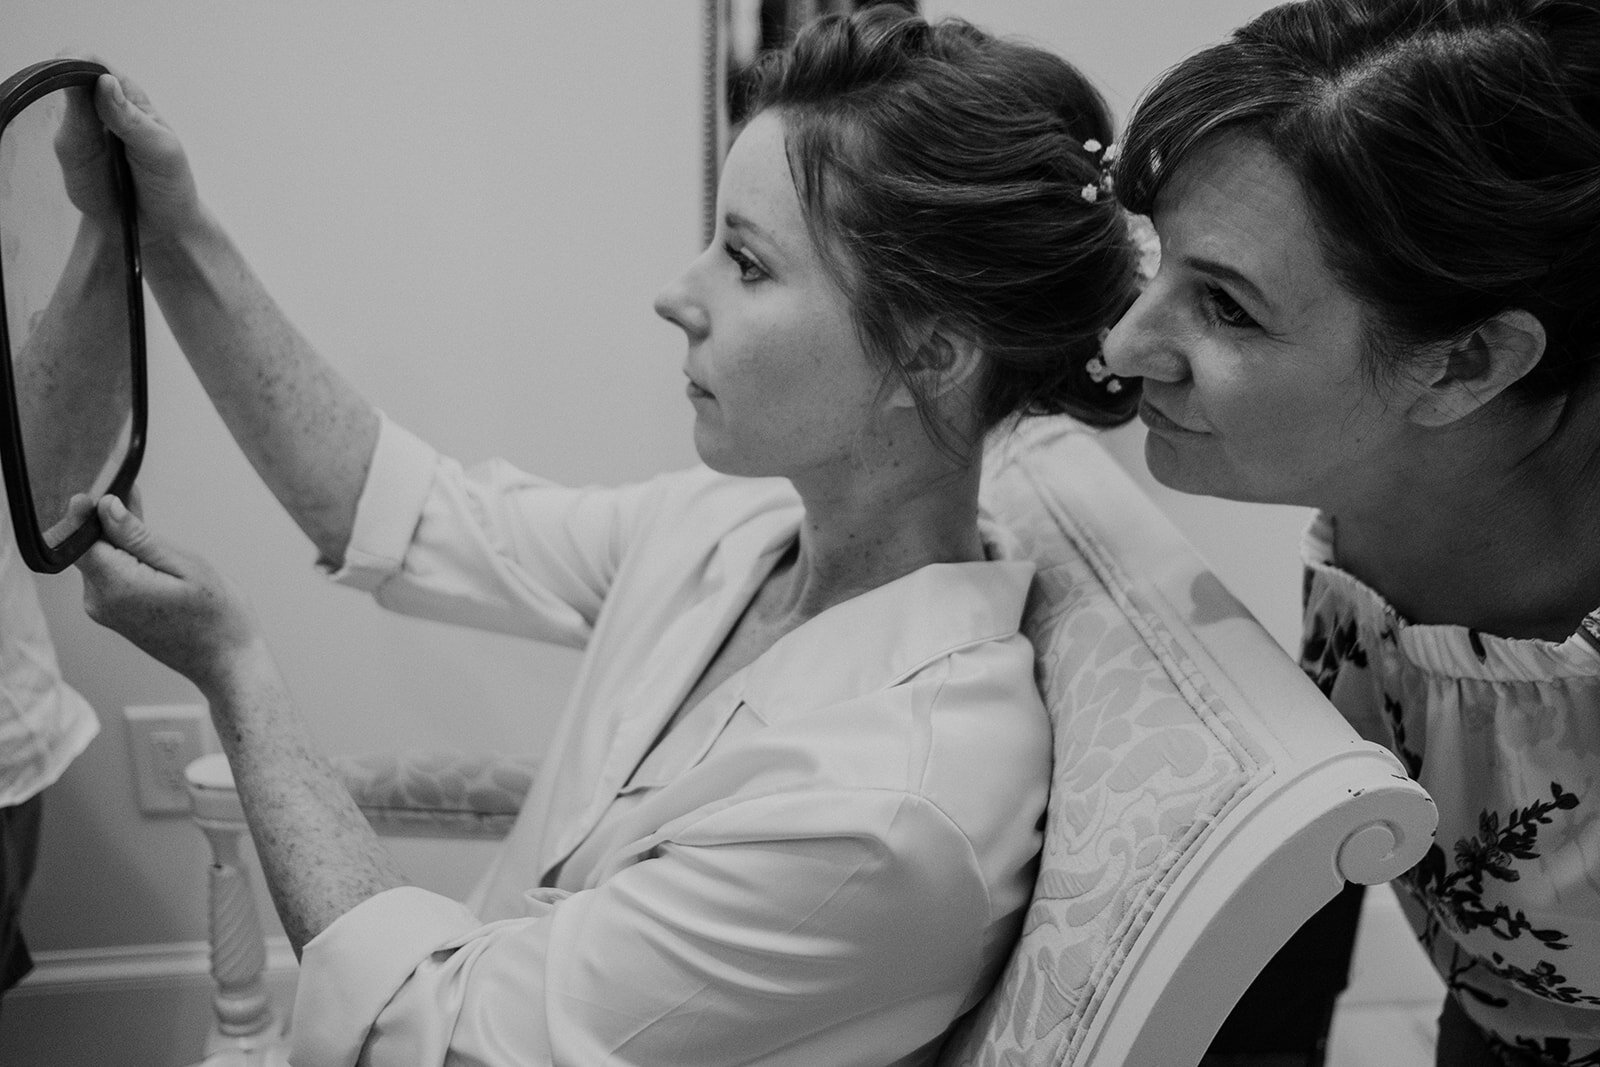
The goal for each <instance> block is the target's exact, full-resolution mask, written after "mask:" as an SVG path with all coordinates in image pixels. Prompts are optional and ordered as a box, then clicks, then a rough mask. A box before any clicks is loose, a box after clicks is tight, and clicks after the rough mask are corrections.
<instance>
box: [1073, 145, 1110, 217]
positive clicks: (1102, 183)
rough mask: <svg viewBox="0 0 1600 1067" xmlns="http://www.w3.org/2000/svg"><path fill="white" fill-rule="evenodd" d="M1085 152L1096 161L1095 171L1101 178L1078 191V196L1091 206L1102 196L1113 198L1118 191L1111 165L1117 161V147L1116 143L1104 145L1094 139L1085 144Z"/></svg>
mask: <svg viewBox="0 0 1600 1067" xmlns="http://www.w3.org/2000/svg"><path fill="white" fill-rule="evenodd" d="M1083 150H1084V151H1085V152H1087V153H1089V155H1090V157H1091V158H1093V159H1094V164H1095V169H1096V170H1098V171H1099V172H1100V174H1099V176H1098V177H1097V178H1096V179H1095V180H1094V181H1093V182H1091V183H1090V184H1088V185H1085V186H1084V187H1083V188H1082V189H1079V190H1078V195H1079V196H1081V197H1083V199H1084V201H1085V202H1087V203H1090V204H1093V203H1096V202H1098V201H1099V199H1100V197H1101V195H1102V194H1104V195H1105V196H1111V195H1112V194H1113V193H1114V192H1115V191H1116V190H1115V187H1114V186H1113V185H1112V182H1111V164H1112V163H1114V162H1116V159H1117V145H1116V143H1115V142H1113V143H1111V144H1109V145H1102V144H1101V143H1100V142H1099V141H1097V140H1095V139H1094V138H1093V137H1091V138H1089V139H1088V140H1087V141H1085V142H1083Z"/></svg>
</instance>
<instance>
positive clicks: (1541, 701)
mask: <svg viewBox="0 0 1600 1067" xmlns="http://www.w3.org/2000/svg"><path fill="white" fill-rule="evenodd" d="M1302 552H1303V555H1304V558H1305V563H1306V585H1305V617H1304V633H1303V642H1304V643H1303V645H1302V648H1301V665H1302V666H1303V667H1304V668H1305V670H1306V672H1307V673H1308V674H1310V675H1311V677H1312V679H1313V680H1314V681H1315V682H1316V683H1317V684H1318V686H1320V687H1321V689H1322V691H1323V693H1325V694H1326V695H1327V696H1328V698H1329V699H1330V700H1332V701H1333V703H1334V704H1335V705H1336V706H1337V707H1338V708H1339V710H1340V711H1341V712H1342V713H1343V714H1344V716H1345V717H1346V718H1347V719H1349V720H1350V722H1351V724H1352V725H1354V726H1355V728H1356V729H1357V730H1358V731H1360V732H1361V734H1362V735H1363V736H1364V737H1367V738H1368V739H1370V740H1373V741H1377V742H1379V743H1381V744H1383V745H1385V746H1387V747H1388V748H1390V749H1391V750H1392V751H1393V752H1394V753H1395V754H1396V755H1398V756H1399V757H1400V760H1401V762H1402V763H1404V764H1405V766H1406V768H1407V769H1408V770H1409V771H1410V773H1411V775H1412V777H1414V778H1415V779H1416V780H1417V781H1419V782H1420V783H1421V784H1422V785H1423V787H1424V788H1426V789H1427V790H1428V792H1429V793H1431V794H1432V795H1433V798H1434V801H1435V802H1436V803H1437V804H1438V807H1439V832H1438V838H1437V840H1436V841H1435V843H1434V846H1433V848H1432V849H1431V850H1430V851H1429V853H1428V855H1427V856H1426V857H1425V858H1424V859H1423V861H1422V862H1421V863H1419V864H1418V865H1417V866H1416V867H1414V868H1412V870H1411V871H1409V872H1408V873H1407V874H1405V875H1403V876H1402V877H1401V878H1400V880H1399V883H1398V884H1397V886H1396V888H1397V890H1398V895H1399V897H1400V900H1401V904H1402V906H1403V907H1404V909H1405V911H1406V914H1407V917H1408V918H1409V919H1410V921H1411V925H1412V927H1413V929H1414V930H1415V931H1416V933H1417V936H1418V937H1419V938H1420V940H1421V942H1422V945H1423V947H1424V949H1425V950H1426V951H1427V952H1428V954H1429V955H1430V957H1431V958H1432V960H1433V964H1434V966H1435V967H1436V968H1437V969H1438V971H1439V974H1440V975H1441V976H1442V977H1443V979H1444V981H1445V983H1446V985H1447V986H1448V987H1449V990H1450V993H1451V995H1452V996H1454V997H1455V998H1456V999H1457V1001H1458V1002H1459V1003H1460V1005H1461V1007H1462V1009H1463V1010H1464V1011H1465V1012H1466V1013H1467V1014H1468V1015H1469V1016H1470V1017H1471V1018H1472V1019H1473V1020H1474V1021H1475V1022H1476V1023H1477V1024H1478V1026H1479V1027H1480V1028H1481V1029H1482V1030H1483V1031H1484V1033H1485V1034H1486V1035H1487V1037H1488V1039H1489V1042H1490V1044H1491V1045H1492V1046H1495V1047H1497V1048H1500V1049H1503V1050H1508V1051H1509V1050H1515V1051H1517V1052H1520V1053H1524V1054H1532V1055H1534V1056H1537V1057H1540V1058H1541V1059H1542V1060H1543V1061H1546V1062H1549V1063H1553V1064H1565V1065H1584V1067H1600V790H1597V786H1600V610H1597V611H1595V612H1593V613H1591V614H1590V615H1589V617H1588V618H1586V619H1585V620H1584V623H1583V626H1582V628H1581V629H1580V630H1579V632H1578V633H1576V634H1574V635H1572V636H1571V637H1569V638H1567V639H1566V640H1565V641H1562V642H1559V643H1556V642H1550V641H1541V640H1514V639H1508V638H1502V637H1495V636H1493V635H1491V634H1485V633H1479V632H1477V631H1474V630H1469V629H1467V628H1465V627H1460V626H1432V625H1430V626H1422V625H1414V624H1411V623H1409V622H1407V621H1406V620H1405V619H1404V618H1402V617H1400V616H1399V615H1398V614H1396V612H1395V610H1394V609H1393V608H1392V607H1390V606H1389V604H1388V603H1387V602H1385V601H1384V599H1383V598H1382V597H1381V596H1379V595H1378V594H1377V593H1376V592H1375V591H1373V590H1372V589H1371V588H1369V587H1367V586H1366V585H1363V584H1362V583H1361V582H1360V581H1358V580H1357V579H1356V578H1354V577H1353V576H1351V575H1349V574H1347V573H1345V572H1344V571H1342V570H1340V569H1338V567H1337V566H1335V565H1334V562H1333V560H1334V527H1333V523H1332V520H1331V519H1329V518H1328V517H1326V516H1318V517H1317V518H1316V519H1315V520H1314V521H1313V523H1312V525H1311V528H1310V529H1309V530H1308V531H1307V532H1306V536H1305V540H1304V543H1303V546H1302Z"/></svg>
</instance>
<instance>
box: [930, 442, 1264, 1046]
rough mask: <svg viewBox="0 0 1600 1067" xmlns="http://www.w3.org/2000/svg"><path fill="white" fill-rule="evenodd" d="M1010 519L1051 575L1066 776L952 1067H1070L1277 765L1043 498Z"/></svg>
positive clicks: (1008, 474)
mask: <svg viewBox="0 0 1600 1067" xmlns="http://www.w3.org/2000/svg"><path fill="white" fill-rule="evenodd" d="M1029 477H1030V474H1029V472H1027V471H1026V470H1023V469H1019V468H1017V467H1005V468H1002V469H1000V470H991V471H989V472H988V473H987V474H986V478H987V479H988V483H989V484H988V488H987V490H986V495H987V497H988V499H990V500H991V501H1003V500H1004V499H1005V497H1006V496H1007V494H1008V492H1015V493H1016V494H1017V495H1018V497H1019V498H1021V499H1034V500H1037V498H1038V496H1039V495H1040V494H1039V493H1038V491H1037V489H1034V488H1031V487H1028V486H1026V485H1016V486H1011V487H1008V486H1007V484H1006V482H1007V481H1008V480H1012V481H1016V480H1024V481H1025V480H1026V479H1028V478H1029ZM997 517H999V518H1001V519H1002V520H1003V521H1005V522H1006V523H1007V525H1008V526H1009V527H1010V528H1011V529H1012V532H1013V533H1014V534H1015V535H1016V537H1017V538H1018V541H1019V543H1020V546H1021V548H1022V551H1023V553H1024V554H1025V555H1027V556H1029V557H1030V558H1032V559H1034V560H1035V561H1036V562H1038V564H1039V567H1040V570H1039V573H1038V576H1037V578H1036V579H1035V585H1034V589H1033V592H1032V595H1031V597H1030V600H1029V606H1028V611H1027V613H1026V614H1025V615H1024V621H1023V630H1024V632H1025V633H1026V634H1027V636H1028V638H1029V640H1030V641H1032V642H1033V645H1034V648H1035V650H1036V653H1037V655H1038V659H1039V663H1038V674H1039V684H1040V689H1041V692H1042V693H1043V695H1044V698H1045V705H1046V707H1047V709H1048V710H1049V711H1050V714H1051V719H1052V727H1053V730H1054V758H1055V765H1056V768H1057V773H1056V775H1055V778H1054V780H1053V783H1052V788H1051V793H1050V801H1049V808H1048V812H1047V816H1046V820H1047V821H1046V835H1045V843H1044V849H1043V853H1042V856H1041V860H1040V871H1039V876H1038V880H1037V884H1036V887H1035V890H1034V897H1033V901H1032V904H1031V905H1030V907H1029V910H1028V912H1027V915H1026V918H1025V919H1024V925H1023V933H1022V937H1021V940H1020V942H1019V943H1018V946H1017V949H1016V952H1015V954H1014V957H1013V959H1012V961H1011V963H1010V964H1009V965H1008V967H1007V968H1006V971H1005V973H1004V975H1003V977H1002V978H1001V981H1000V984H999V986H998V987H997V988H996V989H995V991H994V992H993V993H992V994H991V995H990V997H989V998H988V999H987V1000H986V1001H985V1002H984V1004H983V1005H982V1007H980V1008H979V1009H978V1010H977V1011H976V1012H974V1013H973V1015H972V1016H970V1017H969V1018H967V1019H966V1020H964V1021H963V1023H962V1025H961V1028H960V1029H959V1030H958V1031H957V1032H956V1033H955V1035H954V1036H953V1037H952V1038H951V1040H950V1042H949V1043H948V1044H947V1045H946V1049H945V1053H944V1057H943V1059H942V1061H941V1062H942V1063H943V1064H945V1065H956V1064H961V1065H968V1064H973V1065H977V1067H1010V1065H1015V1067H1024V1065H1028V1067H1032V1065H1037V1064H1058V1063H1068V1062H1072V1057H1073V1056H1074V1055H1076V1053H1077V1050H1078V1048H1079V1046H1080V1045H1081V1044H1082V1042H1083V1041H1084V1039H1085V1037H1086V1036H1087V1023H1088V1021H1089V1020H1090V1019H1091V1018H1092V1016H1093V1013H1094V1011H1095V1010H1096V1009H1097V1008H1098V1006H1099V1003H1100V998H1101V997H1103V995H1104V994H1105V991H1106V990H1107V988H1108V987H1109V984H1110V982H1109V979H1110V978H1111V977H1112V976H1113V975H1115V974H1116V973H1117V971H1118V970H1119V968H1120V967H1121V966H1122V964H1123V962H1124V960H1125V959H1126V957H1127V955H1128V953H1129V951H1130V950H1131V949H1132V947H1133V945H1134V942H1135V940H1136V939H1137V938H1138V936H1139V934H1140V932H1141V931H1142V930H1143V929H1144V927H1145V924H1146V922H1147V921H1148V919H1149V917H1150V914H1151V911H1152V909H1153V908H1154V907H1155V906H1156V905H1157V904H1158V903H1159V902H1160V900H1161V897H1162V895H1163V893H1164V892H1165V890H1166V889H1167V887H1169V886H1170V885H1171V884H1172V883H1173V881H1174V880H1175V879H1176V878H1177V877H1178V875H1179V874H1180V873H1181V871H1182V870H1183V865H1184V864H1185V863H1186V862H1187V861H1188V860H1189V859H1190V858H1192V857H1193V856H1194V854H1195V852H1196V850H1197V848H1198V846H1199V844H1200V843H1201V841H1202V839H1203V838H1204V836H1205V834H1206V833H1207V831H1208V829H1209V828H1210V827H1211V826H1212V825H1213V823H1214V821H1215V820H1216V818H1217V817H1218V816H1220V815H1221V814H1222V813H1223V812H1225V811H1226V810H1227V809H1228V808H1230V807H1231V806H1232V805H1234V804H1236V803H1238V802H1239V801H1240V800H1241V799H1242V798H1244V797H1245V796H1246V795H1247V794H1248V793H1249V792H1250V790H1251V789H1252V788H1253V787H1254V786H1255V784H1256V783H1257V782H1259V781H1260V780H1261V777H1262V775H1263V774H1264V773H1265V768H1263V766H1262V765H1261V763H1260V761H1259V759H1258V758H1257V757H1256V756H1255V755H1254V754H1253V753H1252V752H1251V751H1250V749H1249V748H1248V746H1246V745H1245V744H1243V743H1242V742H1241V741H1240V739H1239V738H1237V737H1235V736H1234V735H1233V733H1232V732H1231V730H1230V726H1229V724H1228V723H1227V722H1226V721H1225V720H1224V718H1223V717H1221V716H1219V715H1218V714H1216V713H1215V712H1214V711H1213V708H1214V706H1215V699H1214V694H1212V693H1211V692H1210V690H1209V687H1208V686H1207V684H1206V682H1205V681H1204V679H1203V678H1201V677H1200V675H1199V673H1198V672H1197V671H1195V670H1194V669H1193V668H1192V666H1191V665H1190V664H1188V663H1187V662H1186V661H1185V659H1184V657H1183V656H1182V654H1181V652H1180V651H1179V650H1178V648H1177V646H1176V644H1175V642H1173V641H1172V640H1171V638H1170V635H1167V634H1165V633H1164V632H1163V631H1162V629H1161V624H1160V623H1159V622H1157V621H1156V620H1155V619H1153V618H1151V617H1148V616H1147V615H1146V614H1145V613H1143V612H1141V611H1140V610H1139V609H1138V608H1137V607H1136V606H1135V605H1132V604H1130V603H1129V602H1128V601H1127V599H1126V593H1125V592H1124V591H1125V590H1126V589H1127V588H1128V587H1129V583H1128V582H1127V581H1126V580H1125V579H1124V578H1123V577H1122V576H1121V575H1120V574H1118V573H1117V569H1116V564H1115V562H1114V561H1113V560H1112V559H1111V558H1110V556H1109V554H1107V553H1105V552H1103V551H1101V550H1099V548H1098V547H1097V546H1096V544H1095V543H1094V540H1093V538H1092V537H1090V536H1089V535H1088V534H1087V533H1086V531H1084V530H1082V529H1080V528H1078V527H1077V526H1076V525H1075V524H1074V522H1073V520H1072V518H1071V517H1070V516H1069V515H1067V514H1066V513H1064V512H1063V511H1060V510H1058V509H1051V508H1040V507H1038V506H1037V503H1035V504H1034V505H1033V506H1031V507H1028V508H1026V509H1019V511H1018V513H1017V514H1016V515H1011V514H1008V513H1007V514H999V515H997ZM1044 604H1048V605H1050V610H1049V611H1048V613H1044V612H1041V611H1040V610H1039V608H1040V605H1044ZM1130 709H1137V710H1130Z"/></svg>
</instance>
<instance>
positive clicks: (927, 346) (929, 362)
mask: <svg viewBox="0 0 1600 1067" xmlns="http://www.w3.org/2000/svg"><path fill="white" fill-rule="evenodd" d="M982 365H983V349H982V348H981V347H980V346H979V345H978V343H977V342H976V341H973V340H971V339H970V338H967V337H964V336H962V335H960V334H957V333H954V332H952V331H949V330H946V329H944V328H943V327H940V326H931V327H929V328H928V329H927V330H926V332H925V333H924V334H923V336H922V339H921V342H920V343H919V344H918V345H917V347H916V351H915V352H914V353H913V354H912V355H911V357H910V358H909V359H907V360H906V361H905V363H904V364H903V366H904V369H905V372H906V375H907V376H908V377H910V378H913V379H915V381H916V383H917V387H918V391H919V392H920V393H921V394H922V397H923V399H924V400H930V401H936V400H940V399H941V398H943V397H946V396H949V395H950V394H952V393H959V392H964V391H966V390H969V389H973V388H975V387H976V386H977V379H978V371H979V368H980V367H982ZM891 402H892V404H894V406H897V407H914V406H915V404H916V400H915V398H913V397H912V396H911V390H910V389H909V388H908V387H907V386H906V384H905V383H904V382H900V383H898V384H897V387H896V389H895V393H894V396H893V397H892V398H891Z"/></svg>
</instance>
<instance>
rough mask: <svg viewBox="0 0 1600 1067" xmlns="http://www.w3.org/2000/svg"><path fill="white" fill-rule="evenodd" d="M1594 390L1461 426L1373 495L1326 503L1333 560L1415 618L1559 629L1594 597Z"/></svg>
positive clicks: (1564, 631)
mask: <svg viewBox="0 0 1600 1067" xmlns="http://www.w3.org/2000/svg"><path fill="white" fill-rule="evenodd" d="M1597 425H1600V403H1597V402H1596V396H1595V394H1594V393H1593V392H1590V393H1588V394H1586V395H1576V396H1574V397H1572V398H1570V399H1569V400H1568V402H1567V404H1566V405H1565V408H1564V409H1562V410H1555V409H1552V410H1551V411H1550V412H1548V413H1546V414H1545V415H1542V416H1538V417H1537V418H1527V419H1522V418H1504V417H1502V418H1501V420H1500V421H1488V420H1485V421H1484V422H1482V423H1480V424H1478V425H1476V426H1471V427H1462V428H1461V431H1460V433H1459V434H1453V435H1451V437H1452V438H1454V439H1445V438H1442V437H1441V438H1438V439H1436V440H1434V441H1433V442H1431V443H1430V444H1429V445H1428V446H1427V447H1425V448H1423V449H1422V450H1420V454H1419V455H1418V457H1417V460H1418V461H1417V462H1416V463H1414V464H1412V465H1411V466H1410V467H1409V468H1408V472H1407V475H1406V477H1405V478H1404V479H1403V480H1402V481H1400V482H1396V483H1394V484H1391V485H1390V486H1388V487H1386V489H1387V491H1382V492H1380V493H1379V494H1378V497H1377V498H1375V499H1371V500H1364V501H1361V502H1359V503H1358V504H1356V505H1353V506H1352V505H1348V504H1347V505H1343V506H1340V507H1336V508H1332V509H1330V511H1331V512H1332V514H1333V517H1334V520H1335V523H1336V546H1335V547H1336V552H1337V557H1338V563H1339V565H1340V567H1342V568H1344V569H1345V570H1348V571H1349V572H1351V573H1352V574H1354V575H1355V576H1356V577H1357V578H1360V579H1361V580H1362V581H1363V582H1365V583H1366V584H1368V585H1370V586H1371V587H1372V588H1374V589H1376V590H1377V591H1378V592H1379V593H1381V594H1382V595H1383V596H1384V598H1385V599H1386V600H1388V601H1389V603H1390V604H1391V605H1393V606H1394V608H1395V610H1396V611H1398V612H1399V613H1400V614H1401V615H1403V616H1405V617H1406V618H1408V619H1410V620H1412V621H1414V622H1418V623H1440V624H1454V625H1461V626H1469V627H1472V628H1474V629H1478V630H1483V631H1484V632H1487V633H1493V634H1498V635H1500V636H1504V637H1522V638H1543V639H1545V640H1552V641H1559V640H1563V639H1565V638H1566V637H1567V636H1569V635H1571V634H1572V633H1573V631H1574V630H1575V629H1576V628H1577V626H1578V623H1579V622H1580V621H1581V620H1582V618H1583V617H1584V615H1586V614H1588V613H1589V612H1590V611H1593V610H1594V609H1595V608H1596V607H1600V448H1597V447H1596V445H1595V443H1594V437H1595V435H1594V434H1593V433H1592V431H1590V430H1589V427H1593V426H1597Z"/></svg>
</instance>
